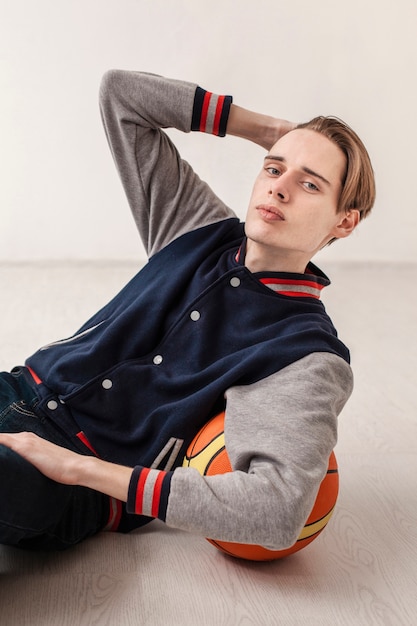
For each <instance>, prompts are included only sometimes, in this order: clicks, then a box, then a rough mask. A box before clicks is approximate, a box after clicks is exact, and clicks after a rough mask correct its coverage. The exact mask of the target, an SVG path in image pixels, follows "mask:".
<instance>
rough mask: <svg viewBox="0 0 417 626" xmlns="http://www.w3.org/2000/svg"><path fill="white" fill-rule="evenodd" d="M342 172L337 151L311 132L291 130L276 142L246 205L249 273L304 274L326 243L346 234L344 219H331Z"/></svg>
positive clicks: (335, 216) (342, 163) (334, 216)
mask: <svg viewBox="0 0 417 626" xmlns="http://www.w3.org/2000/svg"><path fill="white" fill-rule="evenodd" d="M345 168H346V157H345V156H344V154H343V152H342V151H341V150H340V148H339V147H338V146H336V144H334V143H333V142H332V141H330V140H329V139H327V137H324V136H323V135H321V134H319V133H317V132H315V131H312V130H309V129H304V128H303V129H296V130H293V131H291V132H289V133H287V134H286V135H284V136H283V137H282V138H281V139H280V140H279V141H277V143H276V144H275V145H274V146H273V147H272V148H271V150H270V152H269V154H268V156H267V157H266V158H265V161H264V165H263V168H262V170H261V172H260V174H259V175H258V177H257V179H256V181H255V184H254V187H253V191H252V196H251V199H250V203H249V208H248V213H247V218H246V235H247V238H248V243H247V255H246V260H245V264H246V265H247V266H248V267H249V269H251V270H252V271H261V270H268V269H269V270H271V271H274V270H275V271H293V272H304V270H305V267H306V265H307V263H308V262H309V261H310V259H311V257H312V256H313V255H314V254H315V253H316V252H317V251H318V250H319V249H320V248H322V247H323V246H324V245H325V244H326V243H327V242H328V241H329V240H330V239H332V238H333V237H345V236H346V234H348V233H346V232H345V230H346V229H345V228H344V226H345V224H344V221H345V220H346V217H345V213H337V205H338V200H339V196H340V192H341V188H342V182H341V181H342V179H343V175H344V172H345ZM350 230H352V229H350ZM349 232H350V231H349Z"/></svg>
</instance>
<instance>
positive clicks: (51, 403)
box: [46, 400, 58, 411]
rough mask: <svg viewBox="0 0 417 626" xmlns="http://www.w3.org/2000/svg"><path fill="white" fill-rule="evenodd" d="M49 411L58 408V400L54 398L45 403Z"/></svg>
mask: <svg viewBox="0 0 417 626" xmlns="http://www.w3.org/2000/svg"><path fill="white" fill-rule="evenodd" d="M46 406H47V407H48V409H49V410H50V411H55V409H57V408H58V402H57V401H56V400H49V402H48V404H47V405H46Z"/></svg>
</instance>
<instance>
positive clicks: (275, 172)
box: [265, 165, 281, 176]
mask: <svg viewBox="0 0 417 626" xmlns="http://www.w3.org/2000/svg"><path fill="white" fill-rule="evenodd" d="M265 170H266V171H267V172H268V174H271V176H279V175H280V174H281V172H280V170H278V169H277V168H276V167H273V166H272V165H270V166H269V167H266V168H265Z"/></svg>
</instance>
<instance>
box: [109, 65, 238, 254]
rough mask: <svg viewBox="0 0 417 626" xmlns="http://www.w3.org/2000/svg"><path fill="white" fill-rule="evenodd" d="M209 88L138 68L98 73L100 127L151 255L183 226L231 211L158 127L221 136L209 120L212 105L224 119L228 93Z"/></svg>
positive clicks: (185, 228)
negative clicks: (99, 85) (100, 79)
mask: <svg viewBox="0 0 417 626" xmlns="http://www.w3.org/2000/svg"><path fill="white" fill-rule="evenodd" d="M207 93H208V92H205V91H204V90H202V89H201V88H200V87H198V86H197V85H195V84H192V83H187V82H184V81H178V80H173V79H167V78H163V77H161V76H156V75H153V74H146V73H141V72H130V71H123V70H110V71H108V72H107V73H106V74H105V75H104V77H103V79H102V82H101V87H100V110H101V116H102V120H103V125H104V129H105V132H106V135H107V139H108V142H109V145H110V149H111V152H112V155H113V159H114V161H115V164H116V167H117V169H118V172H119V175H120V178H121V181H122V184H123V187H124V190H125V193H126V196H127V199H128V202H129V205H130V208H131V210H132V213H133V217H134V219H135V221H136V225H137V227H138V230H139V233H140V235H141V238H142V241H143V243H144V246H145V249H146V251H147V253H148V255H149V256H152V255H153V254H155V253H156V252H158V251H159V250H160V249H162V248H163V247H164V246H166V245H167V244H168V243H170V241H172V240H173V239H175V238H176V237H178V236H180V235H181V234H183V233H185V232H188V231H191V230H194V229H195V228H198V227H201V226H205V225H207V224H210V223H214V222H217V221H220V220H222V219H225V218H228V217H235V214H234V213H233V211H231V209H229V208H228V207H227V206H226V205H225V204H224V203H223V202H222V201H221V200H220V199H219V198H218V197H217V196H216V195H215V193H214V192H213V191H212V190H211V189H210V187H209V186H208V185H207V184H206V183H204V182H203V181H201V180H200V178H199V177H198V176H197V174H196V173H195V172H194V171H193V170H192V168H191V167H190V165H189V164H188V163H187V162H186V161H184V160H183V159H181V157H180V155H179V153H178V151H177V149H176V148H175V146H174V144H173V143H172V141H171V140H170V139H169V137H168V136H167V134H166V133H165V132H164V131H163V130H162V128H168V127H171V128H176V129H178V130H181V131H183V132H186V133H187V132H190V131H191V130H202V131H205V132H210V133H214V134H221V133H220V132H219V129H218V123H217V125H216V124H212V123H209V121H210V119H212V120H214V119H215V117H216V110H217V112H218V114H220V113H221V114H222V117H223V126H224V125H225V123H226V122H227V115H228V107H230V103H231V98H230V97H228V99H227V100H225V99H224V97H220V96H217V95H215V94H211V93H208V96H207V95H206V94H207ZM197 96H199V98H198V97H197ZM204 103H206V104H209V106H208V108H207V107H206V104H204ZM203 116H204V120H203V121H204V123H202V122H201V118H202V117H203ZM218 117H219V115H217V118H218ZM225 120H226V122H225ZM216 129H217V130H216ZM223 134H224V133H223Z"/></svg>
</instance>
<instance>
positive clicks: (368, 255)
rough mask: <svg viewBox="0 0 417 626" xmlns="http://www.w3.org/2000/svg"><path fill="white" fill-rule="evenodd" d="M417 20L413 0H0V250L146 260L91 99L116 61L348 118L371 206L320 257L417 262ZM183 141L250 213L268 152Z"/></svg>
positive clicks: (221, 189)
mask: <svg viewBox="0 0 417 626" xmlns="http://www.w3.org/2000/svg"><path fill="white" fill-rule="evenodd" d="M416 24H417V3H416V1H415V0H397V1H396V2H394V1H393V0H349V2H338V1H337V0H317V1H316V2H312V1H311V0H290V1H289V0H271V1H270V0H236V1H234V0H211V1H210V2H204V1H202V0H58V1H57V0H37V1H36V2H32V1H31V0H26V1H24V0H0V94H1V96H0V215H1V226H0V260H23V259H42V258H46V259H51V258H52V259H67V258H71V259H73V258H74V259H77V258H81V259H85V258H87V259H91V258H93V259H95V258H117V259H124V258H132V257H136V256H138V255H142V248H141V246H140V244H139V241H138V238H137V235H136V232H135V229H134V226H133V221H132V218H131V217H130V215H129V212H128V209H127V204H126V202H125V199H124V196H123V192H122V189H121V186H120V183H119V181H118V178H117V175H116V173H115V170H114V167H113V164H112V161H111V157H110V153H109V151H108V149H107V145H106V142H105V138H104V134H103V132H102V130H101V125H100V120H99V114H98V107H97V89H98V84H99V81H100V78H101V75H102V73H103V72H104V71H105V70H106V69H108V68H111V67H119V68H125V69H144V70H147V71H152V72H157V73H161V74H164V75H170V76H174V77H179V78H185V79H189V80H195V81H198V82H199V83H200V84H201V85H202V86H204V87H206V88H208V89H211V90H213V91H218V92H227V93H231V94H233V95H234V100H235V102H236V103H238V104H241V105H242V106H246V107H248V108H254V109H258V110H261V111H263V112H265V113H271V114H275V115H280V116H282V117H288V118H292V119H295V120H305V119H309V118H311V117H313V116H314V115H317V114H319V113H323V114H335V115H338V116H339V117H342V118H344V119H345V120H346V121H347V122H349V123H350V124H351V125H352V126H353V127H354V128H355V129H356V130H357V131H358V132H359V134H360V135H361V137H362V138H363V139H364V141H365V143H366V145H367V147H368V149H369V152H370V154H371V157H372V159H373V163H374V168H375V171H376V176H377V184H378V200H377V204H376V207H375V210H374V215H373V216H372V217H371V218H370V219H369V221H367V222H364V224H363V225H361V227H360V228H359V230H358V232H357V233H355V234H354V235H353V236H352V237H351V238H350V239H349V240H345V241H343V242H339V243H338V244H336V245H334V246H332V247H331V248H330V249H329V250H327V251H325V252H324V253H321V254H322V255H325V256H326V257H327V258H330V259H332V258H338V259H348V260H349V259H358V260H375V261H380V260H393V261H416V260H417V246H416V233H417V202H416V184H417V175H416V168H415V161H416V159H415V150H416V145H417V141H416V139H417V137H416V124H415V116H416V111H417V101H416V100H417V99H416V86H415V84H416V69H417V64H416V60H417V54H416ZM175 136H176V135H175ZM178 144H179V145H180V147H181V150H182V151H183V154H184V155H185V156H186V158H188V159H190V160H191V161H192V162H193V164H194V165H195V167H196V169H197V170H198V171H199V173H200V174H201V175H202V176H203V178H206V179H207V180H209V182H210V183H211V184H212V185H213V186H214V188H215V189H216V191H217V192H218V193H219V194H220V195H222V196H223V197H224V198H225V199H226V201H228V202H229V203H230V204H231V205H232V206H233V207H234V208H235V209H236V210H237V211H238V212H239V214H240V215H241V217H242V218H243V217H244V214H245V210H246V203H247V199H248V195H249V192H250V189H251V184H252V181H253V179H254V176H255V174H256V173H257V171H258V169H259V167H260V161H261V158H262V156H263V152H262V151H261V150H260V149H259V148H257V147H256V146H253V147H252V146H250V145H246V144H245V143H242V142H241V141H239V140H237V139H234V138H229V139H226V140H223V141H222V140H219V139H216V138H212V137H201V136H198V135H197V134H192V135H191V136H190V135H188V136H185V137H183V136H180V137H178Z"/></svg>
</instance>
